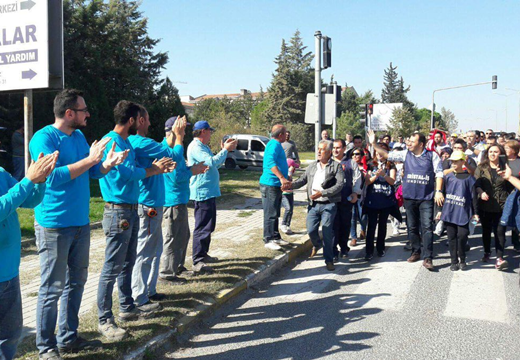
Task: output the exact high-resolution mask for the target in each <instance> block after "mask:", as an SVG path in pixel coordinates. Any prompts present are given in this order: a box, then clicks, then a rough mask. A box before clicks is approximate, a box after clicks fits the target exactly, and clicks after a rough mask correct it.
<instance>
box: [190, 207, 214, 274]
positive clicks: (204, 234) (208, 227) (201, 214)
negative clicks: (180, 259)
mask: <svg viewBox="0 0 520 360" xmlns="http://www.w3.org/2000/svg"><path fill="white" fill-rule="evenodd" d="M194 206H195V209H194V212H193V213H194V215H195V228H194V229H193V253H192V259H193V265H195V264H197V263H199V262H201V261H204V258H205V257H206V256H207V255H208V251H209V245H210V244H211V233H212V232H213V231H215V227H216V225H217V202H216V199H215V198H211V199H208V200H204V201H195V204H194Z"/></svg>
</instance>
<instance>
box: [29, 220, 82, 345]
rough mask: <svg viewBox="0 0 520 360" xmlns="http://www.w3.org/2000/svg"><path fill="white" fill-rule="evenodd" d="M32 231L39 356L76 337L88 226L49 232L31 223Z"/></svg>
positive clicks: (50, 230) (49, 230)
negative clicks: (36, 269)
mask: <svg viewBox="0 0 520 360" xmlns="http://www.w3.org/2000/svg"><path fill="white" fill-rule="evenodd" d="M34 230H35V232H36V245H37V246H38V254H39V256H40V269H41V283H40V290H39V291H38V303H37V305H36V346H37V347H38V351H39V352H40V354H43V353H45V352H47V351H49V350H52V349H56V347H57V344H60V345H67V344H70V343H71V342H73V341H75V340H76V338H77V336H78V325H79V317H78V315H79V307H80V305H81V299H82V297H83V289H84V287H85V283H86V282H87V277H88V263H89V251H90V225H89V224H87V225H84V226H71V227H66V228H58V229H50V228H44V227H42V226H40V225H39V224H38V223H35V224H34ZM58 300H59V301H60V310H59V323H58V334H57V336H55V335H54V331H55V330H56V322H57V320H58Z"/></svg>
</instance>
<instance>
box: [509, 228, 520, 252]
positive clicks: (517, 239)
mask: <svg viewBox="0 0 520 360" xmlns="http://www.w3.org/2000/svg"><path fill="white" fill-rule="evenodd" d="M511 242H512V243H513V247H514V248H515V250H518V249H520V236H519V231H518V229H517V228H513V229H511Z"/></svg>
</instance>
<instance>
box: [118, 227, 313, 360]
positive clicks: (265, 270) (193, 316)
mask: <svg viewBox="0 0 520 360" xmlns="http://www.w3.org/2000/svg"><path fill="white" fill-rule="evenodd" d="M302 238H304V239H305V241H304V242H303V243H301V244H298V245H297V246H296V247H295V248H293V249H291V250H290V251H288V252H286V253H284V254H280V255H278V256H277V257H275V258H274V259H271V260H269V261H267V263H265V264H264V265H262V266H261V267H260V268H259V269H257V270H255V272H253V273H251V274H249V275H247V276H246V277H245V279H243V280H240V281H239V282H237V283H235V285H233V287H232V288H230V289H225V290H222V291H221V292H220V293H219V294H217V296H216V297H215V298H214V299H213V298H210V299H207V300H206V301H205V303H204V304H201V305H198V306H197V307H195V308H194V309H193V310H192V311H190V312H189V313H188V314H187V315H185V316H183V317H182V318H180V319H178V320H177V321H176V322H175V329H172V330H169V331H167V332H166V333H164V334H160V335H157V336H155V337H154V338H152V339H151V340H149V341H148V342H147V343H146V344H145V345H143V346H141V347H139V348H138V349H136V350H134V351H132V352H131V353H129V354H127V355H125V356H124V359H125V360H141V359H143V357H144V355H145V354H146V353H147V352H148V351H153V350H155V349H158V348H160V347H161V346H163V345H164V344H166V343H167V342H168V341H170V340H172V339H173V337H174V336H175V335H176V334H179V335H181V334H184V333H185V332H186V331H188V330H189V329H190V328H191V327H193V326H195V325H196V324H198V323H199V322H200V321H201V320H202V319H203V318H205V317H206V316H207V315H209V314H211V313H212V312H214V311H215V310H217V309H218V308H219V307H221V306H222V305H224V304H225V303H227V302H228V301H230V300H231V299H233V298H235V297H237V296H238V295H240V294H241V293H242V292H243V291H245V290H247V289H249V288H251V287H253V286H255V285H256V284H258V283H260V282H261V281H263V280H265V279H266V278H268V277H269V276H271V275H272V274H273V273H274V272H276V271H278V270H279V269H281V268H282V267H284V266H285V265H287V264H289V263H291V262H293V261H294V260H296V259H297V258H298V257H300V256H301V255H302V254H303V253H305V252H307V251H309V250H310V249H311V248H312V243H311V240H310V239H309V236H308V235H303V236H302Z"/></svg>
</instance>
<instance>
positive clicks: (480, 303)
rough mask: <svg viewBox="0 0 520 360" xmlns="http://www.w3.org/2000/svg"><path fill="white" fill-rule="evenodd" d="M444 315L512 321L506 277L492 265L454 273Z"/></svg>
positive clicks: (504, 321) (503, 321)
mask: <svg viewBox="0 0 520 360" xmlns="http://www.w3.org/2000/svg"><path fill="white" fill-rule="evenodd" d="M477 264H478V263H477ZM444 316H450V317H458V318H466V319H474V320H485V321H494V322H502V323H507V322H509V316H508V314H507V301H506V291H505V287H504V278H503V274H502V273H501V272H499V271H497V270H495V268H494V266H492V265H491V266H487V267H485V268H484V267H481V268H472V267H471V266H470V267H469V268H468V270H467V271H457V272H454V273H453V278H452V280H451V285H450V292H449V295H448V302H447V304H446V308H445V310H444Z"/></svg>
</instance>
